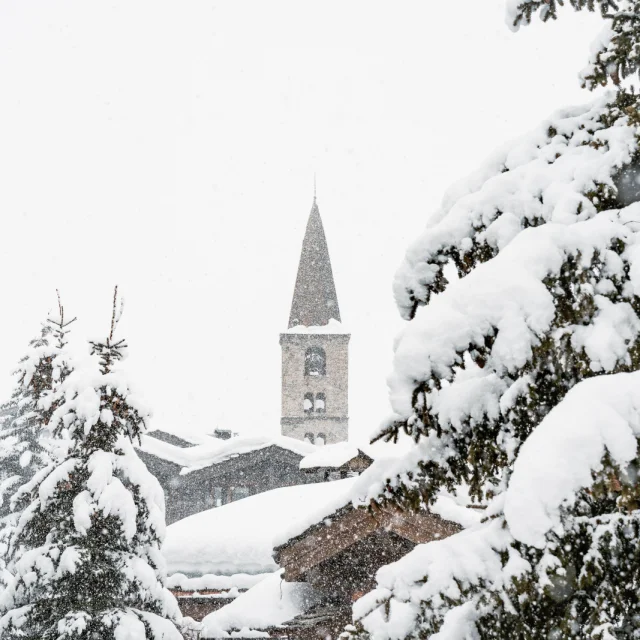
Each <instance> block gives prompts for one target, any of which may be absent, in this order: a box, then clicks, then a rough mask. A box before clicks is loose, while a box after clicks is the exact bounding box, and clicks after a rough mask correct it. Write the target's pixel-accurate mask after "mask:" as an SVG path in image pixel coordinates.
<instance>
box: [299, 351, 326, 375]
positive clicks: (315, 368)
mask: <svg viewBox="0 0 640 640" xmlns="http://www.w3.org/2000/svg"><path fill="white" fill-rule="evenodd" d="M304 375H305V376H325V375H327V357H326V355H325V352H324V349H323V348H322V347H309V348H308V349H307V351H306V353H305V354H304Z"/></svg>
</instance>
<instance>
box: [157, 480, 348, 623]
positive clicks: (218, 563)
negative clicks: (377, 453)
mask: <svg viewBox="0 0 640 640" xmlns="http://www.w3.org/2000/svg"><path fill="white" fill-rule="evenodd" d="M356 480H357V478H349V479H347V480H342V481H337V482H320V483H312V484H306V485H296V486H291V487H281V488H279V489H273V490H271V491H267V492H264V493H260V494H257V495H253V496H250V497H249V498H246V499H244V500H239V501H236V502H232V503H229V504H226V505H224V506H222V507H220V508H216V509H210V510H208V511H204V512H202V513H197V514H195V515H192V516H190V517H188V518H185V519H183V520H180V521H179V522H176V523H174V524H173V525H171V526H169V527H168V528H167V536H166V539H165V543H164V545H163V549H162V553H163V555H164V557H165V560H166V564H167V574H168V586H169V587H170V588H171V590H172V591H173V593H174V595H175V596H176V597H177V598H178V603H179V605H180V609H181V611H182V613H183V615H187V616H190V617H192V618H194V619H196V620H201V619H202V618H203V617H204V616H206V615H207V614H210V613H211V612H214V611H217V610H218V609H221V607H223V605H228V604H229V603H230V602H231V601H234V600H235V599H236V598H238V597H239V596H243V594H244V593H245V592H247V590H251V591H252V596H251V597H252V598H253V597H255V591H253V589H254V588H255V586H257V585H258V583H262V581H263V580H267V579H269V578H270V577H272V576H273V575H275V574H277V573H278V572H279V571H280V567H279V565H278V564H277V562H276V561H275V558H274V553H275V551H274V549H275V544H276V540H277V539H279V538H280V537H281V536H282V532H283V531H284V530H288V529H289V528H291V527H292V526H296V524H297V523H298V522H299V521H300V519H302V520H304V521H312V520H314V519H315V514H316V513H317V510H318V508H322V507H323V506H324V505H326V504H327V503H341V502H342V501H343V496H344V495H345V494H346V493H347V492H348V491H349V490H350V489H351V487H352V486H353V483H354V482H355V481H356ZM224 608H225V609H226V606H224ZM224 615H227V614H226V613H225V614H224ZM247 624H248V623H247Z"/></svg>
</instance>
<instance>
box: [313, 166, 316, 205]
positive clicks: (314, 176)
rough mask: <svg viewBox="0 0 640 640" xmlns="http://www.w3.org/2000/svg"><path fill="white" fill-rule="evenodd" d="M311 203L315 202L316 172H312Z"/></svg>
mask: <svg viewBox="0 0 640 640" xmlns="http://www.w3.org/2000/svg"><path fill="white" fill-rule="evenodd" d="M313 204H316V172H315V171H314V172H313Z"/></svg>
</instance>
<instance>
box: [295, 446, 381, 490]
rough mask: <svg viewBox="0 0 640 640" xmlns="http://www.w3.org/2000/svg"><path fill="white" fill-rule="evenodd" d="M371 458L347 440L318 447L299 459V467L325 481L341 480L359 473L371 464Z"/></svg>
mask: <svg viewBox="0 0 640 640" xmlns="http://www.w3.org/2000/svg"><path fill="white" fill-rule="evenodd" d="M372 463H373V458H372V457H371V456H370V455H368V454H366V453H365V452H364V451H362V449H360V448H358V447H356V446H355V445H353V444H350V443H349V442H338V443H337V444H328V445H325V446H323V447H319V448H317V449H316V451H314V452H313V453H310V454H309V455H308V456H305V457H304V458H303V459H302V460H301V461H300V469H301V470H302V471H304V472H305V473H307V474H309V475H311V476H312V477H321V478H322V479H323V480H325V481H329V480H343V479H344V478H351V477H353V476H357V475H360V474H361V473H362V472H363V471H364V470H365V469H367V468H368V467H370V466H371V464H372Z"/></svg>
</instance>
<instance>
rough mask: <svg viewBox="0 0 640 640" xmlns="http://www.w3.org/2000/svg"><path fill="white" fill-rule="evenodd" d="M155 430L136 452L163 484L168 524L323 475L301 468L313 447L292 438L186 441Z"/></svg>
mask: <svg viewBox="0 0 640 640" xmlns="http://www.w3.org/2000/svg"><path fill="white" fill-rule="evenodd" d="M155 434H156V432H152V433H151V434H149V435H146V436H143V437H142V439H141V443H140V445H139V446H138V455H139V456H140V458H141V459H142V461H143V462H144V463H145V464H146V466H147V468H148V469H149V471H151V473H153V475H154V476H155V477H156V478H157V479H158V481H159V482H160V485H161V486H162V488H163V489H164V493H165V509H166V521H167V524H171V523H173V522H176V521H177V520H181V519H182V518H186V517H188V516H190V515H193V514H195V513H200V512H201V511H206V510H208V509H212V508H215V507H221V506H223V505H225V504H228V503H229V502H233V501H235V500H240V499H242V498H246V497H248V496H251V495H254V494H256V493H261V492H263V491H269V490H271V489H276V488H278V487H288V486H292V485H298V484H308V483H312V482H321V481H322V480H323V479H324V473H323V472H322V471H318V472H317V473H311V474H309V473H307V472H305V471H303V470H301V469H300V462H301V460H302V459H303V458H304V457H305V456H307V455H309V454H310V453H312V452H313V451H314V450H315V449H316V447H315V446H314V445H312V444H310V443H308V442H304V441H300V440H297V439H295V438H287V437H285V436H274V437H268V436H253V437H235V438H230V439H228V440H221V439H219V438H213V437H206V439H205V440H204V441H203V440H201V441H200V442H199V444H193V443H190V442H186V445H185V444H184V443H185V441H182V443H180V444H179V443H178V442H177V440H178V439H167V438H164V439H159V438H157V437H156V435H155ZM167 440H169V441H167Z"/></svg>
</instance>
